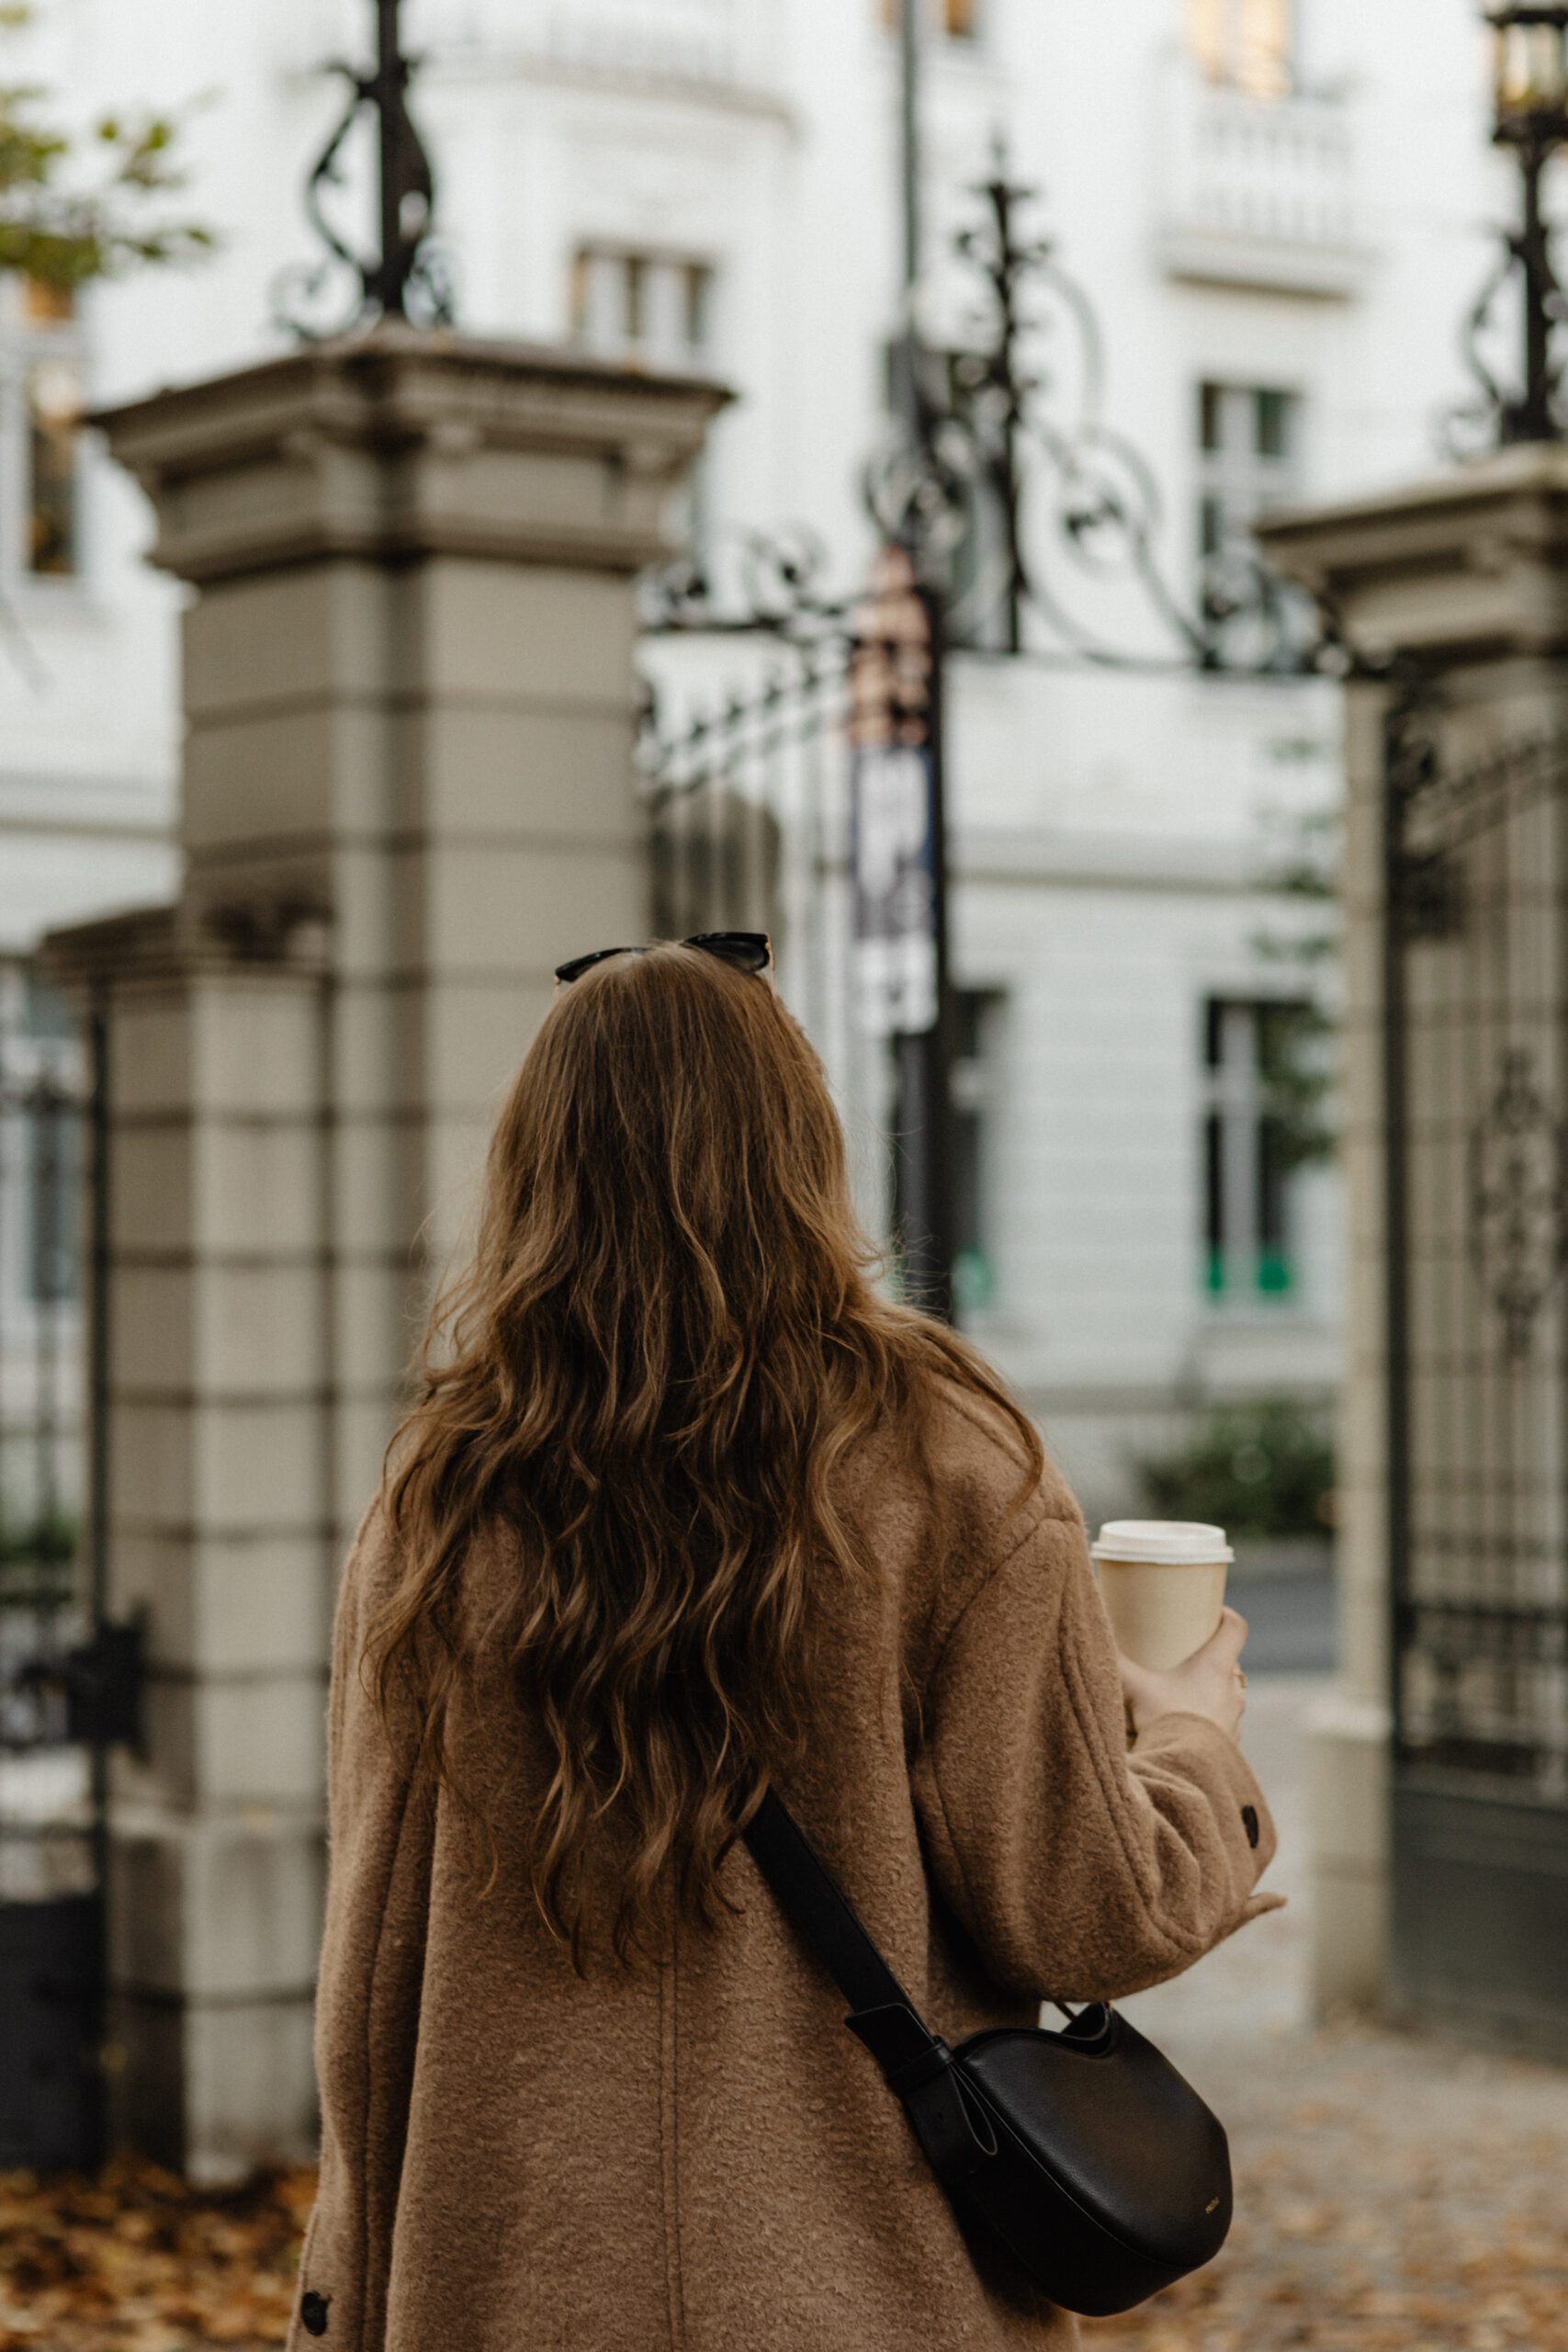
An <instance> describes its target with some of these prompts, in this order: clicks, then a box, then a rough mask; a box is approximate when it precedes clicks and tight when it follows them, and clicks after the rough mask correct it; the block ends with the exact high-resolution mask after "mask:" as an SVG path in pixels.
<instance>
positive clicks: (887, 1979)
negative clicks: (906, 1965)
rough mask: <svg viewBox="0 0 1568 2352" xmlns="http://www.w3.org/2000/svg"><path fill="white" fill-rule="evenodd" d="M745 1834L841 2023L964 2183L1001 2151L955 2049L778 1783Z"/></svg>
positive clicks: (942, 2176)
mask: <svg viewBox="0 0 1568 2352" xmlns="http://www.w3.org/2000/svg"><path fill="white" fill-rule="evenodd" d="M745 1836H746V1843H747V1845H748V1847H749V1848H750V1853H751V1859H752V1860H753V1861H754V1862H755V1863H756V1865H757V1868H758V1869H759V1870H760V1871H761V1873H762V1876H763V1877H764V1878H765V1879H766V1880H767V1882H768V1884H769V1886H770V1887H771V1888H772V1889H773V1894H774V1896H775V1898H776V1900H777V1902H778V1905H779V1907H780V1909H781V1910H782V1911H783V1912H784V1917H786V1918H787V1919H789V1920H791V1921H792V1922H793V1924H794V1926H795V1928H797V1929H798V1931H799V1933H800V1934H801V1935H802V1936H803V1937H804V1938H805V1939H806V1942H807V1945H808V1946H809V1947H810V1949H811V1951H813V1952H815V1953H816V1955H817V1958H818V1960H819V1961H820V1962H821V1963H822V1965H823V1967H824V1968H825V1969H826V1970H827V1972H828V1973H829V1976H830V1977H831V1978H832V1980H833V1982H834V1984H835V1985H837V1986H838V1988H839V1990H840V1993H841V1994H842V1995H843V1996H844V1998H845V2000H846V2001H848V2003H849V2005H850V2009H851V2015H850V2016H849V2017H848V2018H845V2020H844V2022H845V2024H846V2025H847V2026H848V2027H849V2028H850V2030H851V2031H852V2033H854V2034H856V2035H857V2036H858V2037H859V2039H860V2040H861V2041H863V2042H864V2044H865V2046H866V2048H867V2049H868V2050H869V2051H870V2052H871V2054H872V2056H873V2057H874V2059H875V2060H876V2063H877V2064H878V2065H879V2066H880V2067H881V2069H882V2072H883V2075H884V2077H885V2078H886V2082H887V2085H888V2087H889V2088H890V2089H891V2090H892V2091H894V2092H895V2093H896V2094H897V2097H898V2098H900V2099H901V2100H902V2101H903V2103H904V2109H905V2112H906V2113H907V2114H908V2118H909V2120H910V2122H911V2123H912V2124H913V2126H914V2129H915V2133H916V2136H917V2138H918V2139H919V2143H920V2145H921V2147H922V2148H923V2149H924V2150H925V2154H926V2158H927V2161H928V2163H929V2164H930V2165H931V2169H932V2171H933V2172H934V2173H935V2174H936V2176H937V2178H938V2179H939V2180H941V2181H942V2183H943V2184H944V2185H945V2186H946V2187H947V2188H950V2189H954V2190H956V2189H961V2188H963V2187H964V2183H965V2182H966V2181H968V2180H970V2179H972V2178H973V2177H974V2176H975V2174H976V2172H977V2171H978V2170H979V2169H980V2168H981V2166H982V2165H984V2164H985V2163H986V2161H987V2158H988V2157H989V2156H991V2155H994V2154H995V2153H996V2142H995V2140H994V2138H992V2136H991V2134H990V2131H989V2129H988V2127H982V2124H981V2123H980V2121H979V2120H977V2119H976V2115H975V2113H974V2111H973V2109H972V2108H971V2106H970V2104H969V2102H968V2101H966V2100H965V2098H964V2096H963V2093H962V2091H961V2090H960V2088H959V2085H958V2079H957V2076H956V2075H955V2073H954V2071H953V2052H952V2051H951V2050H949V2048H948V2046H947V2044H946V2042H945V2041H942V2038H941V2037H940V2035H938V2034H934V2033H932V2032H931V2029H930V2028H929V2026H927V2024H926V2023H925V2021H924V2019H923V2018H921V2016H920V2014H919V2010H918V2009H917V2008H916V2007H915V2005H914V2003H913V2001H911V2000H910V1998H909V1996H908V1993H906V1992H905V1990H904V1987H903V1986H902V1985H900V1984H899V1982H898V1979H897V1976H895V1975H894V1973H893V1971H892V1970H891V1969H890V1968H889V1967H888V1965H887V1962H886V1960H884V1958H883V1956H882V1954H881V1952H880V1951H878V1949H877V1947H876V1945H875V1943H874V1941H873V1940H872V1938H871V1936H870V1934H869V1933H868V1932H867V1930H866V1928H865V1927H864V1926H863V1923H862V1921H861V1918H860V1916H859V1914H858V1913H857V1912H856V1910H855V1907H854V1905H853V1904H852V1902H851V1901H850V1899H849V1896H848V1895H847V1894H845V1893H844V1890H843V1888H842V1887H841V1886H840V1884H839V1882H838V1880H837V1879H836V1878H835V1877H834V1876H833V1873H832V1871H830V1870H829V1868H828V1865H827V1863H826V1862H825V1861H824V1860H822V1858H821V1856H820V1855H819V1854H818V1851H817V1849H816V1848H815V1846H813V1844H812V1843H811V1840H810V1838H808V1837H807V1834H806V1832H805V1830H804V1829H803V1828H802V1827H801V1826H800V1824H799V1822H798V1821H796V1819H795V1815H794V1814H793V1813H791V1811H790V1809H789V1807H788V1805H786V1804H785V1803H784V1799H783V1797H781V1796H780V1794H779V1792H778V1791H777V1790H776V1789H774V1788H770V1789H769V1790H768V1792H767V1794H766V1795H765V1796H764V1797H763V1799H762V1802H761V1804H760V1805H759V1806H758V1808H757V1810H756V1812H755V1813H754V1814H753V1815H752V1816H751V1820H750V1824H749V1825H748V1826H747V1829H746V1833H745Z"/></svg>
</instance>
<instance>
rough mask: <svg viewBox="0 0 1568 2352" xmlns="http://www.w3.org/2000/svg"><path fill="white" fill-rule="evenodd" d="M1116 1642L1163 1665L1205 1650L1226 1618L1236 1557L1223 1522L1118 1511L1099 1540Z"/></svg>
mask: <svg viewBox="0 0 1568 2352" xmlns="http://www.w3.org/2000/svg"><path fill="white" fill-rule="evenodd" d="M1092 1549H1093V1555H1094V1564H1095V1569H1096V1572H1097V1574H1098V1576H1099V1577H1100V1591H1101V1592H1102V1593H1103V1594H1104V1596H1105V1606H1106V1610H1107V1611H1108V1613H1109V1615H1110V1618H1111V1627H1112V1630H1113V1631H1114V1633H1115V1635H1116V1644H1117V1647H1118V1648H1119V1649H1121V1650H1122V1651H1123V1652H1124V1653H1125V1655H1126V1656H1127V1657H1130V1658H1131V1659H1132V1660H1133V1661H1134V1664H1135V1665H1137V1666H1146V1667H1148V1668H1151V1670H1153V1671H1154V1672H1156V1673H1164V1672H1165V1671H1166V1669H1167V1668H1169V1667H1173V1666H1179V1665H1180V1664H1181V1662H1182V1660H1183V1659H1184V1658H1190V1657H1191V1655H1192V1653H1193V1651H1194V1650H1201V1648H1202V1646H1203V1645H1204V1643H1205V1642H1206V1641H1207V1640H1208V1638H1209V1636H1210V1634H1213V1632H1214V1631H1215V1629H1216V1628H1217V1626H1218V1624H1219V1622H1220V1611H1221V1610H1222V1609H1223V1608H1224V1603H1225V1572H1226V1570H1227V1569H1228V1568H1229V1566H1230V1564H1231V1561H1232V1559H1233V1558H1234V1557H1235V1555H1234V1553H1233V1552H1232V1550H1231V1547H1230V1545H1229V1544H1227V1543H1226V1542H1225V1531H1224V1528H1223V1527H1207V1526H1204V1525H1203V1524H1202V1523H1201V1521H1195V1520H1185V1519H1111V1520H1107V1521H1106V1523H1105V1525H1104V1526H1103V1527H1102V1528H1101V1529H1100V1535H1099V1538H1098V1540H1097V1541H1096V1543H1095V1544H1094V1545H1093V1547H1092Z"/></svg>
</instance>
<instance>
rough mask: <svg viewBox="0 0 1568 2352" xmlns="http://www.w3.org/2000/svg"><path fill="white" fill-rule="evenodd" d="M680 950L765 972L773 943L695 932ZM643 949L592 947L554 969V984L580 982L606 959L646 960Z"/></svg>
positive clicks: (749, 934) (759, 935) (762, 935)
mask: <svg viewBox="0 0 1568 2352" xmlns="http://www.w3.org/2000/svg"><path fill="white" fill-rule="evenodd" d="M681 944H682V947H700V948H701V949H702V951H703V953H704V955H705V956H717V957H718V959H719V962H720V963H721V964H733V965H734V967H735V968H736V970H737V971H738V972H765V971H767V970H768V969H769V968H770V967H771V966H772V964H773V941H772V940H771V939H770V938H769V937H768V934H767V933H766V932H765V931H699V932H698V933H696V935H695V936H694V938H692V939H682V942H681ZM647 953H648V949H647V947H646V946H643V947H595V948H594V949H593V950H592V953H591V954H589V955H587V956H572V957H571V958H570V962H568V963H565V964H558V965H557V966H556V978H557V979H558V980H580V979H581V978H582V975H583V973H584V972H586V971H588V970H589V969H590V968H591V967H592V966H593V965H594V964H602V963H603V962H604V958H605V957H606V956H646V955H647Z"/></svg>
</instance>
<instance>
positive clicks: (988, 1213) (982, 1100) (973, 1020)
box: [949, 989, 1007, 1313]
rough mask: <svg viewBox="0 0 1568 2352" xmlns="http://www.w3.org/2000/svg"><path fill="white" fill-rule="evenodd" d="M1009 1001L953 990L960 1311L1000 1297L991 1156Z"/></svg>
mask: <svg viewBox="0 0 1568 2352" xmlns="http://www.w3.org/2000/svg"><path fill="white" fill-rule="evenodd" d="M1006 1009H1007V998H1006V995H1005V994H1004V992H1003V991H1002V990H1001V989H955V990H954V991H953V1067H952V1071H951V1074H950V1080H949V1084H950V1091H951V1098H952V1103H953V1130H952V1132H953V1299H954V1303H955V1304H956V1306H958V1308H959V1311H960V1312H961V1313H963V1312H964V1311H966V1310H967V1311H973V1310H974V1309H976V1308H977V1307H987V1306H990V1305H991V1303H992V1300H993V1299H994V1297H995V1295H996V1257H995V1250H994V1235H993V1231H992V1208H991V1193H992V1189H993V1170H992V1156H993V1150H994V1144H995V1120H996V1106H997V1103H998V1099H999V1091H1000V1077H999V1058H1000V1053H999V1049H1000V1043H1001V1033H1002V1024H1003V1020H1004V1017H1005V1013H1006Z"/></svg>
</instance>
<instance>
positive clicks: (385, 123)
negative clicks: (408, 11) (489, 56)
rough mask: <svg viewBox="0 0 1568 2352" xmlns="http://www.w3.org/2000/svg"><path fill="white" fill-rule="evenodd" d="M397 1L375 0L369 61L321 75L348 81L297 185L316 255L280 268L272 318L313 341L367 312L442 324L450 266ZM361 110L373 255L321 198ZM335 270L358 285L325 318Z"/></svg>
mask: <svg viewBox="0 0 1568 2352" xmlns="http://www.w3.org/2000/svg"><path fill="white" fill-rule="evenodd" d="M399 6H400V0H376V64H375V68H374V70H373V71H372V72H371V73H369V74H362V73H361V72H360V71H359V70H358V68H357V67H355V66H353V65H347V64H344V62H343V61H342V60H341V59H339V60H335V61H334V62H333V63H332V64H331V65H330V66H329V67H328V69H327V70H328V72H329V73H332V74H339V75H341V76H342V78H343V79H344V81H345V82H346V83H347V84H348V86H349V93H350V95H349V100H348V105H347V107H346V109H345V110H344V116H343V119H342V120H341V121H340V122H339V124H338V126H337V128H336V130H334V131H333V135H332V137H331V138H330V139H329V140H328V141H327V143H326V145H325V146H324V147H323V148H322V150H321V154H320V155H319V156H318V157H317V159H316V163H315V165H314V167H313V169H312V171H311V173H310V178H309V180H308V181H307V182H306V185H305V209H306V211H307V212H308V213H309V215H310V221H311V224H312V226H313V227H314V229H315V231H316V232H317V234H318V236H319V237H320V238H321V243H323V244H324V245H325V247H326V249H327V251H326V256H325V258H324V259H322V260H321V261H318V262H313V263H306V264H304V265H302V266H299V267H298V268H295V269H292V270H289V271H287V272H286V273H285V275H284V277H283V278H282V279H281V280H280V282H279V285H278V288H277V292H276V298H275V304H274V308H275V311H276V317H277V321H278V323H279V324H280V325H282V326H285V327H288V329H289V330H290V331H291V332H292V333H294V334H298V335H301V336H303V337H305V338H306V339H307V340H311V341H313V340H315V339H316V338H317V337H319V336H321V335H324V334H342V333H344V332H346V331H347V330H348V329H350V328H352V327H355V326H357V325H359V324H360V323H361V322H363V321H364V320H366V319H367V318H375V317H383V318H406V319H408V320H410V321H412V323H413V324H414V325H416V326H450V325H451V323H452V318H453V288H452V278H451V271H450V266H449V264H448V262H447V259H446V255H445V254H443V253H442V251H441V249H440V247H439V246H438V245H436V244H434V243H432V241H431V228H432V223H433V220H434V209H435V181H434V174H433V172H432V170H431V166H430V158H429V156H428V155H427V154H426V153H425V151H424V147H423V142H422V141H421V139H420V136H419V133H418V131H417V130H415V128H414V123H413V118H412V115H411V114H410V112H409V107H408V90H409V84H410V82H411V81H412V77H413V74H414V73H415V71H416V65H415V62H414V61H413V60H412V59H411V58H409V57H407V56H405V55H404V53H403V49H402V44H401V39H400V31H399V26H398V11H399ZM367 107H368V108H369V109H370V111H371V112H372V113H373V115H374V116H375V119H376V126H377V144H378V162H379V172H380V201H379V207H378V226H379V241H378V251H377V252H375V253H374V254H359V253H356V252H355V249H354V248H353V246H352V245H350V244H349V243H348V242H347V240H346V239H345V238H344V236H343V235H342V234H340V232H339V231H338V230H337V229H336V227H335V226H334V225H333V221H332V220H331V218H330V217H329V214H328V211H327V209H326V205H325V203H324V201H323V198H324V197H325V194H326V191H327V190H328V189H330V188H338V187H342V186H343V182H344V169H343V154H344V146H345V145H346V143H347V141H348V137H349V134H350V132H351V131H352V130H353V129H354V127H355V123H356V122H357V121H358V119H359V118H360V116H361V114H362V113H363V112H364V111H365V109H366V108H367ZM344 271H348V272H351V273H352V274H353V276H354V277H356V278H357V279H358V281H359V291H358V295H357V297H356V298H355V299H354V300H353V302H352V307H350V308H348V309H347V310H346V311H344V310H343V309H341V308H340V309H339V310H338V311H337V312H336V314H335V315H329V314H328V312H327V310H326V305H327V303H328V302H329V300H330V299H331V292H332V288H333V285H334V283H335V282H336V281H337V280H338V279H339V278H340V277H342V275H343V273H344Z"/></svg>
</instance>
